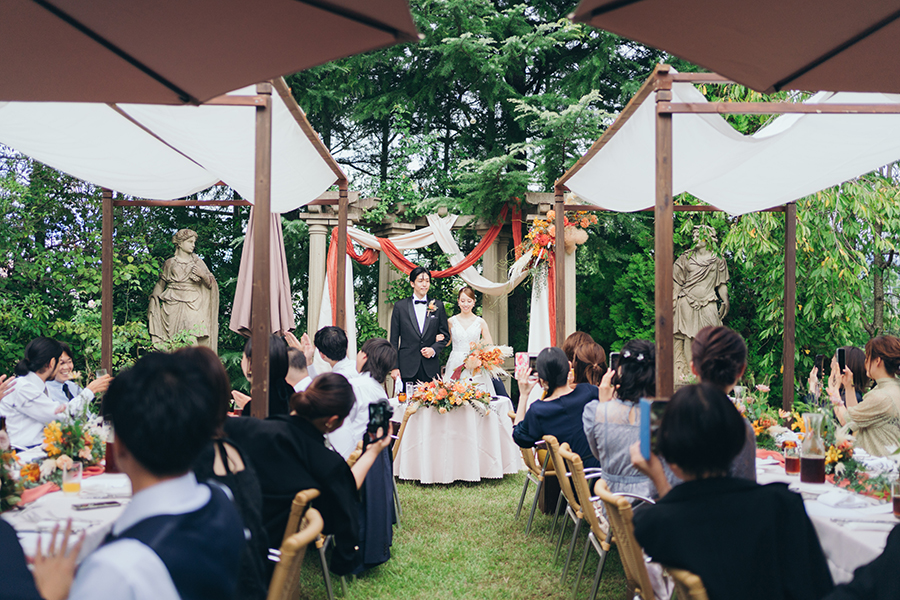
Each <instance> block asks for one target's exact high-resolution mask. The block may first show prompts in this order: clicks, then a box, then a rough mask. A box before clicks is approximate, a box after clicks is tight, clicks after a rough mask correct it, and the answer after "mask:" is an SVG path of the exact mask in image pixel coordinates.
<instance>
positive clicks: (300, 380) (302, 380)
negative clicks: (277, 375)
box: [284, 347, 312, 392]
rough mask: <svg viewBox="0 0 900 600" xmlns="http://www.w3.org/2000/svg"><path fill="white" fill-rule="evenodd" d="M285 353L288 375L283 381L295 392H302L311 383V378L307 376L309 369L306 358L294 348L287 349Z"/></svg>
mask: <svg viewBox="0 0 900 600" xmlns="http://www.w3.org/2000/svg"><path fill="white" fill-rule="evenodd" d="M287 353H288V374H287V377H285V378H284V379H285V381H287V382H288V385H289V386H291V387H292V388H294V391H295V392H302V391H303V390H305V389H306V388H308V387H309V384H310V383H312V377H310V376H309V369H308V368H307V366H306V356H304V355H303V352H301V351H300V350H298V349H297V348H294V347H289V348H288V350H287Z"/></svg>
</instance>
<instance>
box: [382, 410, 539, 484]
mask: <svg viewBox="0 0 900 600" xmlns="http://www.w3.org/2000/svg"><path fill="white" fill-rule="evenodd" d="M404 409H405V407H399V409H398V412H395V419H398V420H399V418H400V417H402V414H403V413H402V410H404ZM510 410H512V402H511V401H510V400H509V398H499V399H496V400H494V401H493V402H491V411H490V412H489V413H488V414H486V415H484V416H481V415H480V414H479V413H478V412H477V411H476V410H475V409H474V408H472V407H471V406H468V405H464V406H461V407H459V408H455V409H453V410H451V411H448V412H447V413H445V414H443V415H442V414H440V413H439V412H438V410H437V409H436V408H426V407H423V406H420V407H419V409H418V410H417V411H416V413H415V414H413V415H412V416H411V417H410V418H409V421H408V422H407V424H406V429H405V431H404V433H403V439H402V440H401V442H400V450H399V452H398V454H397V459H396V460H395V461H394V475H396V476H397V477H399V478H400V479H405V480H414V481H419V482H421V483H452V482H454V481H481V480H482V479H502V478H503V476H504V475H506V474H510V473H517V472H518V471H519V470H521V469H522V468H523V464H522V454H521V453H520V452H519V447H518V446H516V444H515V442H513V439H512V422H511V421H510V420H509V417H508V416H507V413H508V412H509V411H510Z"/></svg>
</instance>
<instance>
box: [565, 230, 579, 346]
mask: <svg viewBox="0 0 900 600" xmlns="http://www.w3.org/2000/svg"><path fill="white" fill-rule="evenodd" d="M577 253H578V249H577V248H576V249H575V250H573V251H572V254H566V257H565V264H566V337H568V336H569V335H570V334H572V333H574V332H575V294H576V289H577V288H576V286H575V255H576V254H577Z"/></svg>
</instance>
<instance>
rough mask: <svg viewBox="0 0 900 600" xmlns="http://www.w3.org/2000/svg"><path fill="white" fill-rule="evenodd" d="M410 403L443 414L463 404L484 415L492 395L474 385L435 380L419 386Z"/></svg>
mask: <svg viewBox="0 0 900 600" xmlns="http://www.w3.org/2000/svg"><path fill="white" fill-rule="evenodd" d="M409 401H410V402H417V403H419V404H420V405H422V406H431V407H433V408H437V409H438V412H440V413H441V414H445V413H446V412H447V411H448V410H452V409H454V408H456V407H458V406H462V405H463V404H468V405H470V406H472V407H473V408H475V409H476V410H478V411H479V412H481V413H482V414H484V412H486V409H487V407H488V406H490V403H491V395H490V394H488V393H487V392H485V391H483V390H482V389H481V388H479V387H478V386H477V385H475V384H472V383H467V382H463V381H442V380H440V379H435V380H434V381H429V382H428V383H423V384H421V385H419V387H418V388H417V389H416V392H415V393H414V394H413V395H412V398H410V399H409Z"/></svg>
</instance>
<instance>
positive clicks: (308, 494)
mask: <svg viewBox="0 0 900 600" xmlns="http://www.w3.org/2000/svg"><path fill="white" fill-rule="evenodd" d="M318 497H319V490H317V489H314V488H310V489H308V490H300V491H299V492H297V494H296V495H295V496H294V500H293V502H291V514H290V515H288V522H287V527H285V528H284V537H283V538H281V543H282V545H283V544H284V543H285V542H287V540H288V538H289V537H291V536H292V535H294V534H295V533H297V532H298V531H299V530H300V522H301V520H302V519H303V517H304V516H305V515H306V513H307V511H308V510H309V508H310V507H309V505H310V504H312V501H313V500H315V499H316V498H318Z"/></svg>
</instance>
